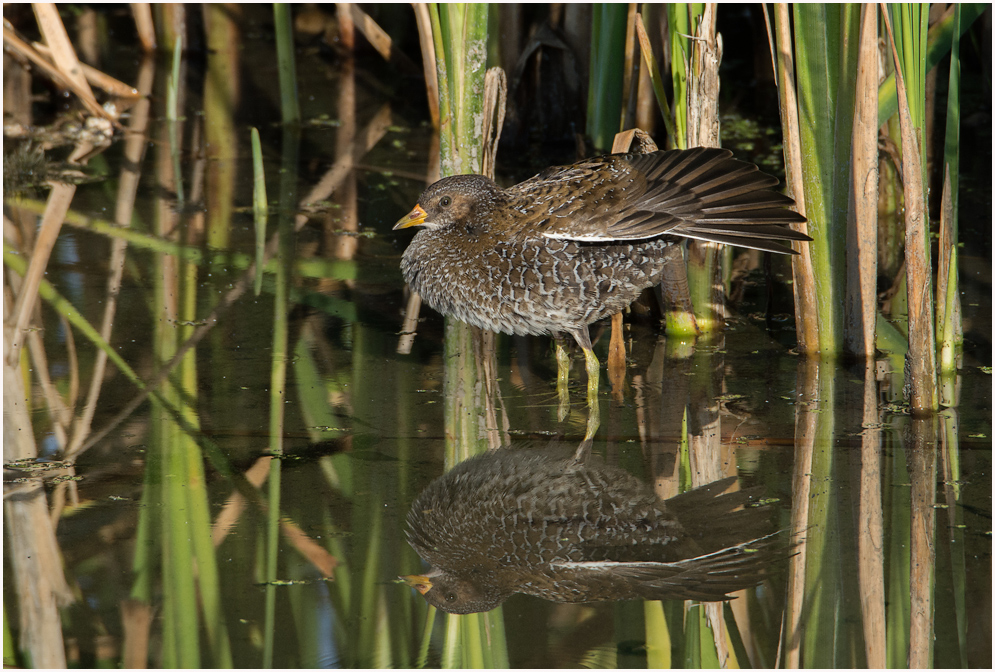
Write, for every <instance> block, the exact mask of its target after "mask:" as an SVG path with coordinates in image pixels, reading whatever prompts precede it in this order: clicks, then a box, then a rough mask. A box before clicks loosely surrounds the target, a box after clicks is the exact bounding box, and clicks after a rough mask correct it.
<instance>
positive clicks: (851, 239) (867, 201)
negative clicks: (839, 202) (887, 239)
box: [843, 5, 878, 358]
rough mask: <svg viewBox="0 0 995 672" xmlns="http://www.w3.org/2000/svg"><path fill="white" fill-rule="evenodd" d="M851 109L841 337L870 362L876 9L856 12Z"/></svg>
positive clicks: (875, 194) (874, 231)
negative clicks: (857, 36)
mask: <svg viewBox="0 0 995 672" xmlns="http://www.w3.org/2000/svg"><path fill="white" fill-rule="evenodd" d="M860 31H861V32H860V46H859V53H858V57H857V81H856V109H855V111H854V119H853V142H852V148H851V155H850V157H851V158H850V160H851V164H852V169H851V171H850V176H851V178H850V207H849V209H848V211H847V238H848V244H847V255H848V259H847V282H846V305H845V307H844V326H843V338H844V345H845V347H846V349H847V350H848V351H849V352H851V353H852V354H854V355H857V356H859V357H865V358H873V357H874V353H875V348H874V342H875V334H876V330H875V323H876V320H877V245H878V240H877V224H878V208H877V201H878V44H877V8H876V6H875V5H864V6H863V7H862V8H861V29H860Z"/></svg>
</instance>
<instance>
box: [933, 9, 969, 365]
mask: <svg viewBox="0 0 995 672" xmlns="http://www.w3.org/2000/svg"><path fill="white" fill-rule="evenodd" d="M961 14H962V9H961V5H959V4H957V5H954V14H953V30H952V31H951V32H952V33H953V39H952V42H951V45H950V76H949V85H948V87H947V127H946V137H945V139H944V143H943V166H944V169H945V171H949V185H945V189H944V193H949V205H946V204H944V208H945V209H946V210H947V215H948V220H947V221H948V223H949V225H950V232H949V235H948V236H941V246H940V254H941V255H947V258H946V264H944V263H940V265H939V267H940V269H941V271H942V270H943V269H944V267H945V268H946V277H945V278H937V284H938V290H940V289H942V288H945V289H946V291H945V292H944V293H943V295H942V296H940V295H939V294H938V295H937V299H938V300H937V312H936V340H937V345H938V346H939V357H938V359H939V361H938V364H939V369H940V371H941V372H942V373H944V374H949V373H952V372H954V371H956V369H957V361H956V352H957V348H958V346H960V345H961V344H962V342H963V327H962V326H961V324H960V319H959V318H960V311H959V310H958V309H957V308H958V302H959V293H958V281H957V277H958V274H957V270H958V269H957V267H958V265H959V264H958V262H957V240H958V235H957V233H958V231H957V229H958V227H957V221H958V211H959V209H958V202H957V200H958V199H957V196H958V193H959V191H960V117H961V115H960V24H961ZM927 67H928V54H927ZM947 190H949V191H947ZM947 244H949V246H947ZM948 250H949V252H948Z"/></svg>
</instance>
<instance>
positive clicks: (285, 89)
mask: <svg viewBox="0 0 995 672" xmlns="http://www.w3.org/2000/svg"><path fill="white" fill-rule="evenodd" d="M292 21H293V19H292V17H291V14H290V5H289V4H287V3H285V2H275V3H273V23H274V28H275V30H276V66H277V70H278V72H279V74H280V113H281V114H282V116H283V123H284V124H286V125H291V124H299V123H300V121H301V110H300V105H299V103H298V99H297V67H296V63H295V59H294V30H293V24H292Z"/></svg>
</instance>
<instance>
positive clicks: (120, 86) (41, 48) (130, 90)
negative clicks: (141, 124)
mask: <svg viewBox="0 0 995 672" xmlns="http://www.w3.org/2000/svg"><path fill="white" fill-rule="evenodd" d="M31 46H32V47H34V49H35V50H36V51H37V52H38V53H39V54H41V55H42V56H44V57H46V58H48V59H52V50H51V48H49V47H48V45H45V44H42V43H41V42H33V43H32V44H31ZM79 67H80V70H82V72H83V76H84V77H85V78H86V81H87V82H88V83H90V84H91V85H93V86H95V87H97V88H98V89H101V90H103V91H106V92H107V93H109V94H111V95H112V96H115V97H117V98H138V97H140V96H141V95H142V94H141V93H139V91H138V89H136V88H134V87H132V86H128V85H127V84H125V83H124V82H122V81H121V80H120V79H115V78H114V77H111V76H110V75H108V74H106V73H104V72H102V71H100V70H97V69H96V68H94V67H91V66H89V65H87V64H86V63H80V64H79Z"/></svg>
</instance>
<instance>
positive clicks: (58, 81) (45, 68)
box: [3, 26, 107, 117]
mask: <svg viewBox="0 0 995 672" xmlns="http://www.w3.org/2000/svg"><path fill="white" fill-rule="evenodd" d="M3 42H4V45H5V47H6V48H7V49H10V50H11V51H12V52H13V53H15V54H17V55H18V56H21V57H22V58H24V59H26V60H27V61H29V62H30V63H31V64H32V65H34V66H35V67H37V68H38V69H39V70H41V71H42V72H43V73H45V76H46V77H48V78H49V79H51V80H52V82H53V83H54V84H55V85H56V86H58V87H59V88H63V89H68V90H70V91H72V92H73V93H75V94H76V95H77V97H79V99H80V102H81V103H83V106H84V107H85V108H86V109H87V111H88V112H90V114H93V115H96V116H100V117H107V112H106V111H105V110H104V108H102V107H101V106H100V105H99V104H98V103H97V101H96V100H95V99H93V92H92V91H90V94H89V99H88V98H87V97H86V92H85V91H84V90H83V89H80V88H79V87H78V85H77V84H76V82H75V81H74V80H72V79H70V78H69V77H68V76H66V74H65V73H63V72H62V70H60V69H59V68H58V67H56V66H55V65H53V64H52V63H51V62H49V61H48V60H47V59H46V58H45V57H44V56H42V55H41V54H39V53H38V52H37V51H36V50H35V49H34V48H33V47H32V46H31V45H30V44H28V43H27V42H25V41H24V40H22V39H21V38H19V37H18V36H17V35H16V34H15V33H14V31H13V30H10V29H9V28H7V26H4V27H3ZM84 83H85V81H84ZM89 88H90V87H89V86H88V87H86V90H87V91H89Z"/></svg>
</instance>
